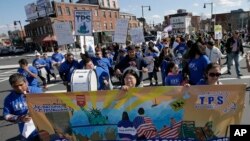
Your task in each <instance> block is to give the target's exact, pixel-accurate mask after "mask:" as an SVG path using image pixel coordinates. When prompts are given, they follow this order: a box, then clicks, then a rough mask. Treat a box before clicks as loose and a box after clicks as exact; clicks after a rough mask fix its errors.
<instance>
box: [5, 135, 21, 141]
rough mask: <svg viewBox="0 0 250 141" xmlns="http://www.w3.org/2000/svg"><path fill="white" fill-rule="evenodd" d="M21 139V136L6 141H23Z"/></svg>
mask: <svg viewBox="0 0 250 141" xmlns="http://www.w3.org/2000/svg"><path fill="white" fill-rule="evenodd" d="M20 138H21V137H20V135H17V136H16V137H13V138H10V139H7V140H6V141H21V140H20Z"/></svg>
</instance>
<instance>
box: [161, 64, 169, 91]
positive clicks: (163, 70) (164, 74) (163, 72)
mask: <svg viewBox="0 0 250 141" xmlns="http://www.w3.org/2000/svg"><path fill="white" fill-rule="evenodd" d="M168 64H169V61H167V60H163V61H162V63H161V77H162V82H163V86H165V79H166V77H167V70H168Z"/></svg>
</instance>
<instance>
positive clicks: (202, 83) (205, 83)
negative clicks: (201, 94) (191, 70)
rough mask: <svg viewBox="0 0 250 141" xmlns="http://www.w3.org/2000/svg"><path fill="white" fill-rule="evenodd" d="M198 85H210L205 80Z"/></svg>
mask: <svg viewBox="0 0 250 141" xmlns="http://www.w3.org/2000/svg"><path fill="white" fill-rule="evenodd" d="M196 85H208V84H207V82H206V81H205V80H204V79H201V80H200V81H199V82H198V83H197V84H196Z"/></svg>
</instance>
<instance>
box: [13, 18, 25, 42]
mask: <svg viewBox="0 0 250 141" xmlns="http://www.w3.org/2000/svg"><path fill="white" fill-rule="evenodd" d="M17 23H19V25H20V27H21V38H22V41H23V39H24V34H23V27H22V24H21V21H14V25H15V26H16V25H17Z"/></svg>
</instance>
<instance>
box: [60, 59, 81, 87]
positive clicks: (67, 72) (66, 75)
mask: <svg viewBox="0 0 250 141" xmlns="http://www.w3.org/2000/svg"><path fill="white" fill-rule="evenodd" d="M75 69H79V63H78V62H77V61H76V60H73V62H71V63H69V62H68V61H65V62H63V63H62V64H61V65H60V68H59V74H60V76H61V78H62V79H65V80H63V81H67V82H70V81H71V75H72V73H73V72H74V70H75Z"/></svg>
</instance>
